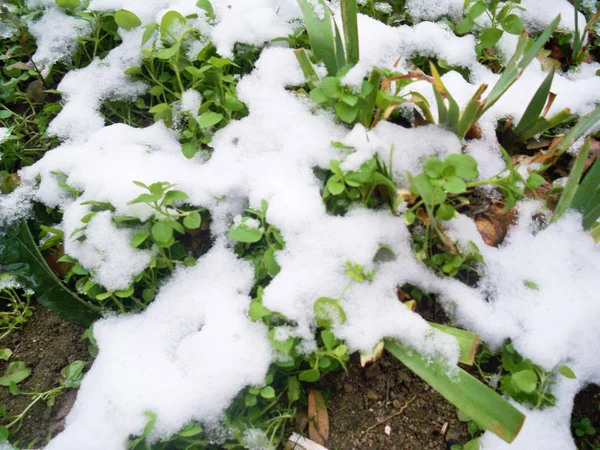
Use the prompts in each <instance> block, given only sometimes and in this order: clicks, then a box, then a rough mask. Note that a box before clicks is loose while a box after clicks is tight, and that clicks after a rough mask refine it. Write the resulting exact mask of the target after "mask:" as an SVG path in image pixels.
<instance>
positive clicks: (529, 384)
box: [511, 370, 538, 394]
mask: <svg viewBox="0 0 600 450" xmlns="http://www.w3.org/2000/svg"><path fill="white" fill-rule="evenodd" d="M511 380H512V383H513V386H515V387H516V388H517V389H519V390H520V391H522V392H525V393H526V394H531V393H532V392H533V391H535V387H536V386H537V381H538V377H537V375H536V374H535V372H534V371H533V370H521V371H520V372H517V373H513V374H512V375H511Z"/></svg>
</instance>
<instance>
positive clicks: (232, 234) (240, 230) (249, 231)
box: [228, 217, 264, 244]
mask: <svg viewBox="0 0 600 450" xmlns="http://www.w3.org/2000/svg"><path fill="white" fill-rule="evenodd" d="M263 234H264V230H263V229H262V228H261V227H259V226H256V225H255V224H254V221H253V220H252V219H250V218H249V217H242V221H241V222H240V223H239V224H238V225H232V227H231V228H230V229H229V233H228V236H229V239H233V240H234V241H238V242H244V243H247V244H252V243H254V242H258V241H260V239H261V238H262V236H263Z"/></svg>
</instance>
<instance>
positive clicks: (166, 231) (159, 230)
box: [152, 222, 173, 244]
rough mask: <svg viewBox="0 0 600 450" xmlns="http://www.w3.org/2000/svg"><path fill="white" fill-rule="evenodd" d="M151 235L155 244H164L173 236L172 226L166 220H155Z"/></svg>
mask: <svg viewBox="0 0 600 450" xmlns="http://www.w3.org/2000/svg"><path fill="white" fill-rule="evenodd" d="M152 237H153V238H154V240H155V241H156V243H157V244H165V243H167V242H169V241H170V240H171V239H172V238H173V227H171V225H170V224H169V223H168V222H156V223H155V224H154V225H152Z"/></svg>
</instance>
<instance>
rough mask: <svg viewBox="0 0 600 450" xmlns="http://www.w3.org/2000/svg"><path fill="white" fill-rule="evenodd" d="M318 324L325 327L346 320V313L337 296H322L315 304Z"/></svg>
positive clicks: (314, 309)
mask: <svg viewBox="0 0 600 450" xmlns="http://www.w3.org/2000/svg"><path fill="white" fill-rule="evenodd" d="M313 311H314V314H315V320H316V322H317V325H318V326H320V327H323V328H331V327H332V326H334V325H338V324H343V323H344V322H346V313H345V312H344V309H343V308H342V306H341V305H340V301H339V300H338V299H335V298H329V297H320V298H319V299H317V300H316V301H315V303H314V305H313Z"/></svg>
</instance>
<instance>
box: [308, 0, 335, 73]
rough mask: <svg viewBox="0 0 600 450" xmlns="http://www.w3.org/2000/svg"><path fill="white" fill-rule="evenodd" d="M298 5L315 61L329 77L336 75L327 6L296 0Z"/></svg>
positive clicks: (330, 23) (317, 2)
mask: <svg viewBox="0 0 600 450" xmlns="http://www.w3.org/2000/svg"><path fill="white" fill-rule="evenodd" d="M298 4H299V5H300V9H301V10H302V15H303V16H304V22H305V24H306V31H307V32H308V39H309V41H310V48H311V50H312V53H313V55H314V57H315V59H316V60H317V62H323V63H324V64H325V67H326V68H327V72H328V73H329V75H335V74H337V71H338V69H339V67H338V60H337V55H336V45H335V37H334V35H333V26H332V18H331V12H330V10H329V5H328V4H327V3H326V2H325V1H323V0H298ZM317 11H318V12H317Z"/></svg>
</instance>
